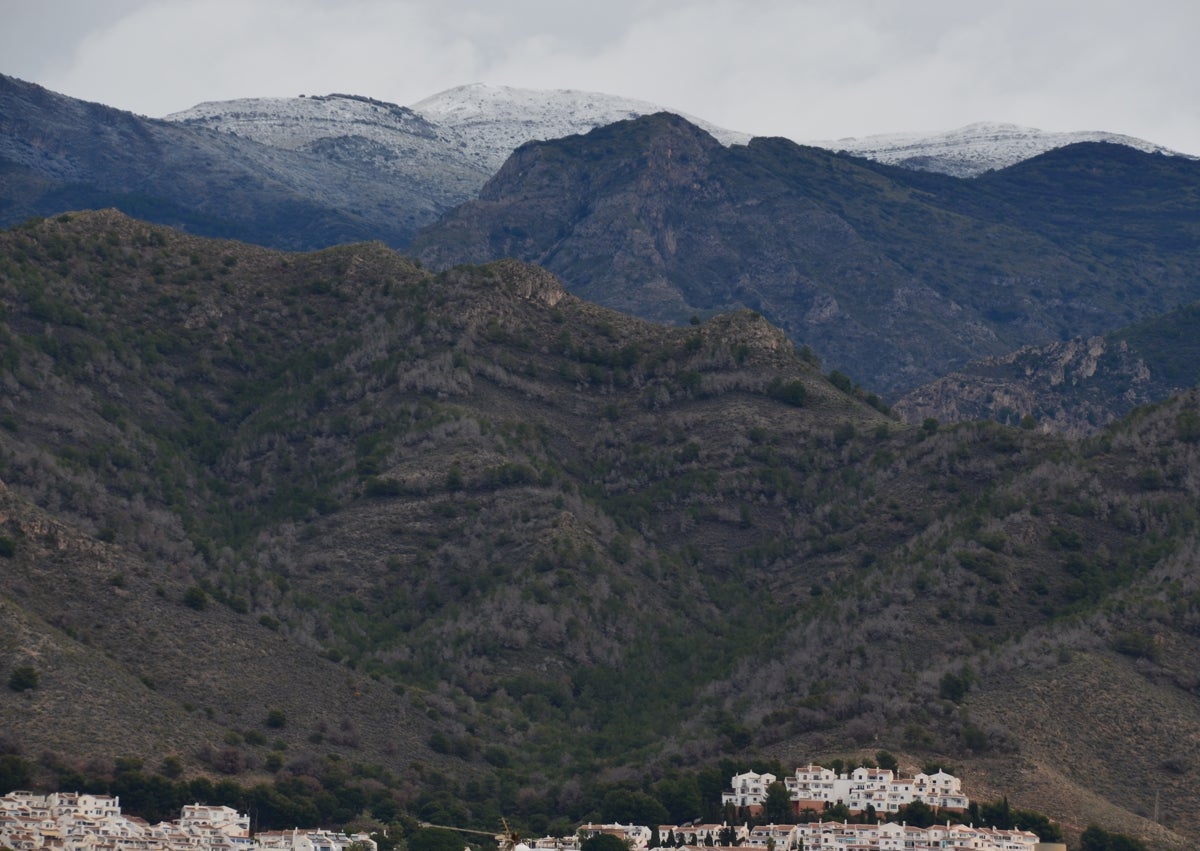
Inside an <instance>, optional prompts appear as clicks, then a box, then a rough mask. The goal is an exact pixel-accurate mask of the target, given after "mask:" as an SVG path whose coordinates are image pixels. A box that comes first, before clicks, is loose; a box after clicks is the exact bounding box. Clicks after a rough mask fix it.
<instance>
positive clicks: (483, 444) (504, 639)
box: [0, 212, 1200, 848]
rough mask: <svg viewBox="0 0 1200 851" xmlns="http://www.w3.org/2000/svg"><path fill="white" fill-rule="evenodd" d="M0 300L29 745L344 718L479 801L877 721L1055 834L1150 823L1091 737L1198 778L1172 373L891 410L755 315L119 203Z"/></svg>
mask: <svg viewBox="0 0 1200 851" xmlns="http://www.w3.org/2000/svg"><path fill="white" fill-rule="evenodd" d="M0 304H2V305H3V314H2V317H0V318H2V325H0V332H2V335H0V353H2V356H0V382H2V383H3V388H4V392H3V395H0V480H3V482H4V483H5V486H6V490H5V491H4V492H3V499H4V503H3V507H2V508H0V537H3V538H4V541H5V542H4V543H3V545H2V546H0V567H3V568H4V569H3V570H2V571H0V582H2V585H0V600H2V603H3V611H4V613H5V614H4V617H5V626H6V629H5V631H4V639H3V640H4V642H5V643H4V645H3V651H4V658H5V659H6V660H11V661H10V662H9V664H11V665H13V666H14V667H15V666H32V667H35V668H37V669H39V670H41V671H42V672H43V676H42V678H41V684H40V685H39V686H38V687H37V688H36V689H33V690H30V691H23V692H16V691H13V690H11V689H9V690H6V691H4V692H3V694H2V695H0V718H2V719H3V725H2V726H3V727H4V729H5V730H7V731H11V732H10V735H11V736H14V737H16V738H18V739H19V741H20V742H21V743H22V747H23V749H24V753H26V754H28V755H31V756H34V758H37V757H36V755H38V754H42V753H43V752H44V751H55V752H58V754H59V757H60V758H61V756H62V754H64V753H65V754H68V755H70V758H72V759H81V760H83V759H88V758H92V757H95V758H109V759H111V758H113V757H115V756H119V755H122V754H130V753H133V754H134V755H137V756H141V757H143V758H146V759H147V764H151V765H152V764H158V762H159V761H160V760H161V759H162V756H163V751H164V749H165V748H170V749H172V750H173V751H175V752H176V753H177V754H178V756H179V757H180V760H181V763H182V767H183V769H184V770H185V771H187V772H200V771H206V772H216V771H220V770H221V767H222V766H224V767H226V768H231V769H232V770H234V771H235V772H236V771H239V770H242V771H243V776H245V777H247V778H248V779H252V778H254V777H255V776H257V777H262V776H263V775H262V774H258V775H255V774H253V773H251V771H252V769H257V770H258V771H262V770H264V769H266V768H267V767H268V766H271V765H274V766H275V768H272V769H271V770H272V771H274V770H276V769H277V768H279V767H280V766H282V769H281V770H282V771H283V774H281V775H280V776H281V777H283V778H288V777H293V776H297V777H300V776H302V777H311V776H313V775H314V774H315V773H316V772H315V769H314V768H313V766H314V765H315V764H317V763H319V762H321V761H322V760H325V761H326V763H325V764H328V758H327V757H326V755H327V754H333V755H334V757H336V758H337V760H340V761H341V762H340V763H339V764H343V765H345V766H348V767H350V766H360V767H361V766H366V765H371V764H374V765H379V766H381V767H382V769H383V770H385V771H389V772H395V773H398V774H399V776H401V777H403V778H405V780H404V781H403V782H404V783H405V784H407V786H406V787H405V788H406V789H407V791H406V792H404V793H403V795H402V797H401V798H400V800H401V802H402V803H403V804H404V805H405V806H408V807H410V808H411V810H412V811H413V812H414V813H417V814H419V815H420V816H421V817H423V818H429V819H430V820H436V819H435V818H434V817H435V816H436V817H439V818H442V817H444V818H454V819H459V820H463V819H475V820H478V821H480V822H483V823H485V826H487V824H489V823H490V822H491V821H494V820H495V818H496V817H498V816H499V815H500V814H505V815H508V816H511V817H513V818H514V819H516V820H518V821H520V822H523V823H528V824H545V822H546V819H547V818H548V817H549V816H551V815H562V816H564V817H567V818H574V819H581V818H586V817H587V816H588V815H589V814H591V810H589V809H587V805H586V804H584V803H583V802H584V801H587V800H596V799H597V798H598V796H596V795H594V794H593V793H595V792H596V790H597V789H599V790H601V791H603V790H605V789H607V788H609V787H607V786H606V785H604V784H618V785H621V784H624V785H625V786H626V788H628V787H629V786H637V785H638V783H637V781H635V780H633V779H632V778H635V777H636V778H641V777H648V778H659V777H663V776H665V775H664V772H666V771H668V770H670V769H672V768H673V767H675V768H691V767H696V766H700V765H704V764H708V763H709V762H710V761H713V760H715V759H716V758H718V757H721V756H726V757H733V758H737V759H738V760H747V759H749V758H751V757H752V756H766V757H771V758H778V759H781V760H783V761H784V762H785V764H786V763H789V762H794V761H797V760H806V759H808V758H812V757H816V758H821V757H822V756H830V755H841V754H846V753H848V752H851V751H854V750H857V749H859V748H866V749H870V751H871V752H874V750H876V749H878V748H880V747H887V748H889V749H892V750H893V751H894V752H897V753H899V754H902V755H903V757H904V759H906V760H910V761H912V762H913V763H915V764H918V765H919V764H922V763H923V762H924V761H927V760H937V761H940V762H945V761H947V760H949V761H951V762H952V763H953V764H955V765H956V766H957V767H960V768H959V770H960V772H961V773H962V774H963V775H964V776H965V777H966V778H967V780H968V786H969V789H972V790H978V791H972V794H975V795H979V796H981V797H982V796H987V795H995V794H996V792H997V791H999V792H1000V793H1001V794H1003V793H1005V792H1007V793H1008V794H1009V795H1010V797H1011V798H1012V799H1013V800H1014V802H1015V803H1017V804H1018V805H1021V806H1025V807H1030V808H1037V809H1042V810H1047V811H1048V812H1049V814H1050V815H1052V816H1053V817H1055V818H1058V819H1061V820H1063V821H1064V822H1065V823H1066V824H1067V825H1068V827H1072V828H1074V829H1077V830H1078V829H1081V828H1082V827H1083V826H1085V825H1086V824H1087V823H1088V822H1090V821H1101V822H1103V823H1105V824H1108V825H1109V826H1110V827H1113V828H1117V827H1120V828H1121V829H1122V830H1123V831H1128V830H1129V829H1130V828H1129V825H1130V824H1133V825H1134V826H1135V827H1136V829H1137V830H1138V831H1139V832H1142V833H1144V834H1145V835H1151V834H1152V833H1153V830H1154V827H1153V825H1150V824H1149V823H1148V822H1147V821H1146V820H1145V819H1141V820H1139V819H1140V817H1141V816H1143V815H1145V814H1148V813H1150V812H1151V809H1152V807H1153V798H1152V794H1153V793H1152V791H1145V792H1141V791H1133V792H1130V787H1129V786H1128V785H1123V786H1121V787H1120V788H1118V787H1117V786H1116V785H1115V784H1114V783H1113V782H1112V778H1113V777H1114V776H1116V774H1115V773H1119V776H1121V777H1125V778H1135V779H1140V780H1142V781H1145V782H1144V783H1139V784H1137V785H1136V786H1135V788H1136V789H1138V790H1141V789H1145V790H1152V788H1153V787H1152V786H1151V785H1150V783H1149V780H1150V779H1151V778H1154V779H1155V781H1156V782H1158V783H1160V784H1161V793H1162V794H1163V795H1170V796H1175V797H1177V798H1179V799H1183V798H1185V797H1186V796H1187V795H1189V794H1193V793H1192V792H1190V791H1189V790H1192V789H1194V788H1195V782H1196V780H1197V779H1198V778H1197V771H1198V770H1200V769H1198V768H1197V765H1200V764H1198V763H1197V762H1196V760H1195V753H1193V751H1194V748H1193V747H1192V745H1191V744H1190V739H1188V737H1187V734H1186V732H1185V731H1187V730H1189V729H1195V727H1196V724H1197V723H1200V699H1198V697H1197V685H1196V681H1195V677H1194V671H1195V670H1196V664H1195V663H1196V661H1197V651H1198V649H1200V645H1198V643H1197V638H1196V635H1197V631H1196V628H1195V620H1196V617H1197V614H1196V613H1197V611H1200V609H1198V608H1197V607H1198V605H1200V596H1197V593H1198V591H1200V588H1198V587H1197V579H1196V576H1195V571H1194V570H1193V569H1192V567H1193V566H1194V565H1193V562H1194V556H1195V552H1196V530H1197V512H1196V505H1197V497H1198V495H1200V494H1198V492H1197V489H1198V488H1200V483H1198V482H1197V481H1196V477H1195V475H1194V471H1195V470H1196V469H1200V463H1198V460H1200V459H1197V451H1198V447H1200V443H1197V440H1198V437H1200V426H1197V420H1198V418H1200V410H1198V401H1197V397H1196V395H1195V393H1192V394H1189V395H1186V396H1181V397H1178V398H1176V399H1173V400H1171V401H1170V402H1169V403H1166V404H1164V405H1161V406H1159V407H1158V408H1155V409H1149V410H1142V411H1139V412H1138V413H1137V414H1135V415H1134V416H1133V417H1132V418H1130V419H1128V420H1127V421H1125V422H1123V423H1122V424H1120V425H1119V426H1117V427H1114V428H1113V429H1111V430H1110V431H1109V432H1106V434H1105V435H1104V436H1103V437H1101V438H1099V439H1096V440H1092V441H1087V442H1082V443H1077V442H1070V441H1066V440H1061V439H1051V438H1047V437H1043V436H1039V435H1037V434H1033V433H1030V432H1026V431H1021V430H1017V429H1010V428H1006V427H1003V426H1000V425H998V424H995V423H992V424H988V423H980V424H974V425H964V426H958V427H954V428H945V427H943V428H939V427H938V426H937V423H935V422H930V423H927V424H926V425H924V426H923V427H921V428H912V427H907V426H903V425H901V424H899V423H896V422H894V421H891V420H888V419H886V418H885V417H883V416H882V415H881V414H880V413H879V412H878V411H876V410H875V409H874V408H872V407H870V406H868V405H866V404H864V403H863V402H862V401H861V400H859V399H858V398H856V397H854V396H853V395H848V394H847V393H846V392H843V390H841V389H839V388H838V386H835V385H834V384H831V383H830V382H829V381H827V380H826V379H825V378H823V377H822V376H821V375H820V374H819V372H818V371H817V370H816V368H815V366H814V364H813V363H811V362H810V361H809V360H805V359H804V358H801V357H799V356H797V354H796V353H795V352H794V351H793V349H792V347H791V345H790V344H789V343H788V341H787V339H786V337H785V336H784V335H783V333H782V332H781V331H780V330H778V329H776V328H774V327H772V326H770V325H768V324H767V323H766V322H765V321H764V320H763V319H761V318H760V317H758V316H756V315H754V314H750V313H748V312H742V313H736V314H730V315H722V316H715V317H713V318H710V319H709V320H707V321H705V322H703V323H699V324H697V325H692V326H685V327H677V328H671V327H662V326H656V325H652V324H649V323H647V322H644V321H642V320H638V319H634V318H631V317H628V316H624V315H621V314H618V313H614V312H611V311H609V310H606V309H603V308H600V307H596V306H593V305H590V304H587V303H586V302H583V301H580V300H579V299H577V298H575V297H573V296H570V295H568V294H566V293H565V292H564V291H563V289H562V287H561V284H560V283H559V282H558V281H557V280H556V279H555V278H553V277H552V276H550V275H549V274H548V273H546V272H545V271H543V270H540V269H538V268H535V267H531V266H526V265H523V264H520V263H516V262H511V261H509V262H503V263H496V264H491V265H487V266H482V267H460V268H455V269H452V270H449V271H447V272H444V273H439V274H433V273H430V272H428V271H425V270H423V269H421V268H420V267H419V266H417V265H416V264H415V263H414V262H413V261H410V260H407V259H404V258H402V257H399V256H398V255H396V254H394V253H392V252H391V251H389V250H388V249H386V248H384V247H383V246H381V245H372V244H368V245H355V246H347V247H342V248H336V249H330V250H326V251H322V252H317V253H313V254H303V255H300V254H283V253H279V252H274V251H270V250H266V249H260V248H254V247H250V246H246V245H241V244H237V243H231V242H212V241H206V240H203V239H199V238H195V237H189V236H184V235H181V234H178V233H175V232H172V231H168V230H166V229H161V228H156V227H152V226H148V225H145V224H143V223H139V222H135V221H132V220H130V219H127V218H125V217H123V216H121V215H119V214H117V213H113V212H102V213H86V214H77V215H73V216H63V217H60V218H59V219H56V220H52V221H44V222H37V223H31V224H30V225H28V226H24V227H21V228H17V229H14V230H12V231H8V232H5V233H3V234H0ZM837 383H838V385H840V386H842V387H846V383H845V382H844V381H843V380H841V379H838V382H837ZM85 673H86V674H87V676H84V674H85ZM1098 679H1103V680H1104V681H1105V682H1109V683H1111V684H1112V686H1111V688H1112V690H1113V691H1112V693H1111V694H1109V695H1108V696H1107V697H1106V700H1104V701H1094V700H1091V699H1081V698H1080V695H1079V694H1077V693H1074V692H1071V691H1070V690H1069V689H1063V690H1062V693H1060V692H1059V690H1058V689H1057V688H1056V686H1055V683H1079V684H1086V683H1090V682H1095V681H1097V680H1098ZM1072 687H1073V686H1072ZM1026 698H1027V699H1026ZM1047 702H1050V703H1053V705H1054V710H1053V711H1052V712H1046V711H1043V710H1044V708H1045V707H1046V705H1047ZM84 705H86V706H88V707H89V709H88V712H89V713H90V714H91V715H95V716H98V717H100V718H103V719H104V722H105V723H106V724H109V725H110V726H109V727H107V728H106V729H108V730H112V731H113V736H112V737H111V738H110V737H109V736H108V735H106V736H104V737H97V736H95V735H94V734H93V728H92V727H91V726H88V725H87V724H86V723H85V722H86V718H84V717H83V713H82V712H80V711H79V709H78V707H80V706H84ZM68 706H73V707H76V709H74V710H72V712H73V713H74V714H68V715H66V718H67V719H68V720H67V722H66V723H63V722H62V719H63V715H62V712H63V711H64V710H63V709H62V708H63V707H68ZM1115 706H1120V707H1121V712H1122V713H1131V714H1136V713H1149V715H1147V717H1153V718H1154V722H1153V723H1145V724H1140V725H1139V726H1137V727H1136V728H1135V729H1136V733H1137V739H1136V741H1133V740H1131V739H1130V737H1129V730H1130V729H1131V728H1130V727H1129V725H1128V724H1124V723H1114V721H1113V718H1112V715H1111V712H1112V708H1113V707H1115ZM272 708H278V709H280V710H281V711H282V712H283V713H284V715H285V716H286V719H287V722H286V726H284V727H282V728H269V727H267V726H266V724H265V720H266V718H267V717H268V713H269V712H270V710H271V709H272ZM1123 717H1124V716H1123ZM335 719H336V720H335ZM272 729H279V730H280V731H281V732H278V733H276V732H271V730H272ZM1063 729H1068V730H1070V729H1075V730H1079V731H1084V730H1086V731H1088V734H1087V735H1086V736H1084V735H1080V736H1078V738H1077V739H1075V740H1073V741H1071V742H1070V743H1069V746H1068V745H1064V744H1063V743H1062V742H1061V737H1062V735H1063V732H1062V731H1063ZM118 736H119V738H118ZM276 738H278V739H279V741H278V743H277V742H276V741H275V739H276ZM280 745H286V748H285V749H280ZM1064 751H1065V752H1066V753H1067V755H1069V758H1067V757H1066V756H1064ZM43 762H44V764H46V765H49V764H52V763H54V760H53V759H50V758H47V759H46V760H44V761H43ZM1165 764H1169V765H1170V766H1171V768H1170V770H1169V771H1166V772H1164V770H1163V768H1162V766H1163V765H1165ZM1097 765H1104V766H1106V771H1107V772H1108V773H1104V772H1097V771H1096V770H1095V767H1096V766H1097ZM347 770H349V768H347ZM355 770H358V769H355ZM372 776H374V775H372ZM1015 778H1021V779H1020V781H1019V782H1018V781H1017V780H1016V779H1015ZM303 782H304V783H309V781H307V780H305V781H303ZM310 786H311V784H310ZM1047 789H1054V790H1057V791H1056V793H1055V795H1054V796H1050V795H1047V794H1046V793H1045V790H1047ZM585 791H586V792H588V793H589V794H592V795H593V796H592V797H588V796H587V795H585V794H584V792H585ZM397 794H398V795H401V793H400V792H397ZM1195 813H1196V810H1195V808H1191V807H1185V808H1181V809H1179V810H1178V811H1173V812H1172V813H1171V814H1170V816H1169V818H1168V819H1167V820H1166V821H1165V822H1164V824H1165V825H1167V827H1168V828H1169V830H1164V831H1162V832H1161V833H1159V834H1156V836H1157V839H1158V840H1160V843H1159V844H1160V847H1180V848H1182V847H1187V846H1188V845H1189V844H1194V840H1195V837H1196V836H1197V835H1198V823H1197V821H1196V815H1195Z"/></svg>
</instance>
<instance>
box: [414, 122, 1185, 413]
mask: <svg viewBox="0 0 1200 851" xmlns="http://www.w3.org/2000/svg"><path fill="white" fill-rule="evenodd" d="M1198 186H1200V164H1197V163H1196V162H1194V161H1191V160H1185V159H1173V158H1169V157H1163V156H1155V155H1147V154H1141V153H1139V152H1136V151H1133V150H1130V149H1125V148H1121V147H1119V146H1116V145H1104V144H1087V145H1076V146H1071V147H1069V148H1064V149H1061V150H1058V151H1054V152H1052V153H1050V154H1046V155H1044V156H1042V157H1038V158H1035V159H1034V160H1030V161H1027V162H1025V163H1022V164H1020V165H1019V166H1016V167H1014V168H1012V169H1007V170H1005V171H1002V172H997V173H994V174H990V175H986V176H984V177H982V178H979V179H977V180H959V179H955V178H950V177H944V176H940V175H931V174H922V173H917V172H910V171H906V170H903V169H898V168H888V167H886V166H880V165H878V164H874V163H868V162H866V161H863V160H858V159H855V158H851V157H847V156H842V155H838V154H833V153H830V152H828V151H824V150H818V149H812V148H804V147H800V146H798V145H795V144H793V143H791V142H788V141H786V140H782V139H755V140H753V141H751V143H750V144H749V145H747V146H735V147H733V148H729V149H726V148H722V147H721V146H719V145H718V144H717V143H716V142H715V141H714V140H713V139H711V138H710V137H708V136H707V135H706V134H704V133H703V132H702V131H700V130H698V129H697V128H695V127H692V126H691V125H689V124H687V123H686V122H684V121H683V120H681V119H679V118H676V117H674V116H668V115H658V116H649V117H645V118H641V119H637V120H635V121H632V122H622V123H619V124H615V125H612V126H610V127H606V128H600V129H598V130H595V131H593V132H592V133H589V134H587V135H586V136H575V137H569V138H567V139H562V140H557V141H551V142H545V143H537V144H530V145H526V146H524V147H523V148H521V149H520V150H518V151H517V152H516V153H515V154H514V155H513V157H512V159H511V160H510V161H509V162H508V163H507V164H506V166H505V167H504V168H503V169H502V170H501V171H500V172H499V173H498V174H497V175H496V176H495V177H494V178H493V179H492V180H491V181H490V182H489V184H488V185H487V186H486V187H485V189H484V191H483V193H482V194H481V196H480V199H479V200H478V201H475V202H471V203H468V204H466V205H464V206H462V207H460V208H458V210H456V211H455V212H454V213H453V214H451V215H449V216H448V217H446V218H445V219H444V220H443V221H442V222H440V223H438V224H437V225H434V226H432V227H430V228H427V229H426V230H425V231H423V232H422V234H421V235H420V236H419V237H418V239H417V241H416V242H415V243H414V251H415V252H416V253H417V254H418V255H419V256H421V257H422V258H423V259H424V260H425V261H426V262H429V263H432V264H434V265H439V266H440V265H445V264H449V263H453V262H458V261H471V262H481V261H484V260H488V259H494V258H497V257H502V256H514V257H519V258H521V259H525V260H530V261H534V262H538V263H541V264H543V265H545V266H546V267H547V268H549V269H550V270H552V271H554V272H556V273H557V274H559V275H561V276H562V277H563V279H564V281H565V282H566V284H567V286H568V287H569V288H570V289H571V291H572V292H575V293H577V294H580V295H582V296H584V297H586V298H589V299H593V300H595V301H597V302H600V303H602V304H606V305H609V306H612V307H616V308H618V309H621V310H625V311H629V312H632V313H636V314H638V315H642V316H647V317H651V318H654V319H656V320H660V321H681V320H686V318H687V317H688V316H689V315H691V314H693V313H695V314H700V315H708V314H709V313H711V312H714V311H719V310H726V309H730V308H733V307H738V306H749V307H751V308H754V309H756V310H760V311H761V312H762V313H763V314H764V315H765V316H766V317H767V318H768V319H770V320H771V321H773V322H775V323H776V324H778V325H780V327H782V328H783V329H784V330H786V331H787V333H788V334H789V336H790V337H791V338H792V339H793V340H795V341H797V342H802V343H805V344H808V345H810V346H812V348H813V349H815V350H816V351H817V352H818V353H819V354H820V355H821V356H822V358H823V359H824V360H825V361H826V362H827V363H829V364H830V365H832V366H834V367H836V368H838V369H840V370H842V371H844V372H847V373H848V374H850V375H852V376H853V377H854V378H855V379H857V380H859V381H862V382H863V383H864V384H866V385H867V386H870V387H873V388H876V389H879V390H881V391H885V392H887V393H888V394H897V393H899V392H902V391H904V390H907V389H910V388H912V387H914V386H916V385H918V384H920V383H923V382H925V381H928V380H929V379H930V378H932V377H934V376H937V375H941V374H943V373H944V372H945V371H947V369H948V368H952V367H954V366H956V365H960V364H962V363H965V362H966V361H968V360H972V359H976V358H979V357H981V356H985V355H998V354H1001V353H1004V352H1008V351H1011V350H1013V349H1015V348H1018V347H1019V346H1021V345H1026V344H1031V343H1037V342H1046V341H1050V340H1062V339H1068V338H1070V337H1073V336H1078V335H1080V334H1094V333H1098V332H1101V331H1105V330H1109V329H1112V328H1116V327H1120V326H1122V325H1125V324H1128V323H1130V322H1131V321H1133V320H1135V319H1138V318H1142V317H1146V316H1149V315H1153V314H1156V313H1161V312H1165V311H1167V310H1169V309H1172V308H1174V307H1177V306H1179V305H1181V304H1184V303H1187V302H1190V301H1192V300H1194V299H1195V298H1196V297H1197V296H1200V289H1198V288H1197V283H1196V282H1197V280H1200V278H1198V277H1197V275H1196V274H1195V270H1196V268H1197V261H1198V259H1200V257H1198V255H1197V245H1200V240H1198V237H1200V203H1198V196H1197V191H1198Z"/></svg>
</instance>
